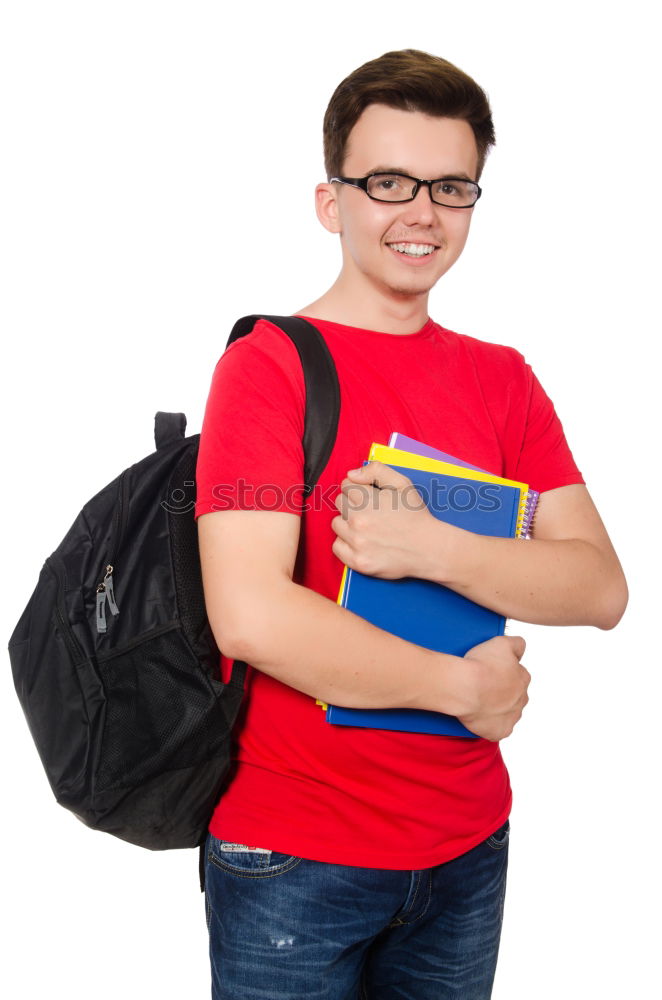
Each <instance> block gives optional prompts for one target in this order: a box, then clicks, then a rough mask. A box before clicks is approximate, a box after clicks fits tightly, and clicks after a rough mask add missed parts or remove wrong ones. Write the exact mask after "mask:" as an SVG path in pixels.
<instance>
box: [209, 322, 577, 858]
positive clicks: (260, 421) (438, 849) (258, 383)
mask: <svg viewBox="0 0 662 1000" xmlns="http://www.w3.org/2000/svg"><path fill="white" fill-rule="evenodd" d="M314 324H315V326H317V327H318V329H319V330H320V331H321V333H322V335H323V336H324V339H325V341H326V343H327V345H328V347H329V350H330V352H331V354H332V356H333V359H334V361H335V363H336V368H337V371H338V379H339V382H340V393H341V412H340V421H339V426H338V435H337V440H336V443H335V446H334V449H333V452H332V454H331V457H330V459H329V462H328V464H327V466H326V468H325V469H324V471H323V472H322V475H321V477H320V480H319V486H318V488H317V491H316V493H315V494H314V497H315V499H316V502H315V503H312V504H311V503H310V502H308V504H307V506H309V507H311V508H312V509H305V510H304V511H303V512H301V511H300V502H301V491H300V486H301V484H302V483H303V481H304V478H303V450H302V444H301V439H302V434H303V420H304V409H305V388H304V381H303V373H302V370H301V364H300V361H299V357H298V354H297V352H296V349H295V347H294V345H293V344H292V343H291V341H290V340H289V338H288V337H287V336H286V335H285V334H284V333H283V332H282V331H281V330H279V329H278V328H277V327H274V326H272V325H271V324H270V323H268V322H266V321H260V322H258V324H257V326H256V328H255V330H254V331H253V332H252V333H251V334H249V335H248V336H246V337H244V338H242V339H241V340H239V341H237V342H236V343H234V344H232V345H231V346H230V347H229V348H228V349H227V351H226V352H225V354H223V356H222V357H221V359H220V361H219V362H218V365H217V366H216V370H215V372H214V377H213V380H212V386H211V391H210V395H209V399H208V402H207V408H206V412H205V417H204V423H203V428H202V434H201V439H200V454H199V459H198V469H197V497H198V499H197V503H196V516H199V515H200V514H204V513H208V512H210V511H214V510H228V509H245V510H251V509H260V510H265V509H266V510H285V511H295V512H300V513H301V535H300V543H299V552H298V555H297V560H296V565H295V570H294V580H295V582H297V583H300V584H302V585H304V586H306V587H309V588H310V589H311V590H315V591H317V592H318V593H319V594H322V595H323V596H324V597H327V598H328V599H329V600H332V601H335V600H336V599H337V595H338V588H339V585H340V579H341V575H342V570H343V566H342V563H341V562H340V560H339V559H338V558H337V557H336V556H335V555H334V554H333V552H332V550H331V546H332V544H333V541H334V539H335V533H334V532H333V530H332V528H331V521H332V520H333V518H334V517H335V516H336V514H337V510H336V508H335V506H334V504H333V500H334V499H335V497H336V495H337V493H338V491H339V488H340V483H341V482H342V480H343V479H344V478H345V476H346V475H347V471H348V470H349V469H354V468H357V467H358V466H360V465H361V464H362V462H363V461H364V460H365V459H366V458H367V455H368V449H369V447H370V445H371V443H372V442H373V441H378V442H381V443H387V442H388V438H389V435H390V434H391V432H392V431H399V432H401V433H403V434H406V435H408V436H409V437H413V438H416V439H418V440H420V441H425V442H426V443H427V444H429V445H431V446H432V447H434V448H438V449H441V450H442V451H445V452H447V453H449V454H451V455H457V457H458V458H461V459H463V460H464V461H466V462H469V463H471V464H472V465H476V466H478V467H480V468H484V469H488V470H489V471H490V472H492V473H494V474H497V475H502V476H506V477H507V478H509V479H515V480H518V481H520V482H525V483H528V484H529V485H530V486H531V487H533V488H534V489H536V490H539V491H540V492H543V491H545V490H550V489H554V488H556V487H558V486H566V485H569V484H571V483H582V482H583V479H582V477H581V474H580V473H579V471H578V469H577V466H576V465H575V463H574V460H573V458H572V454H571V452H570V450H569V448H568V445H567V443H566V440H565V437H564V434H563V428H562V426H561V423H560V421H559V419H558V417H557V416H556V414H555V412H554V407H553V405H552V403H551V401H550V400H549V398H548V397H547V396H546V395H545V392H544V390H543V389H542V387H541V385H540V383H539V382H538V380H537V379H536V377H535V375H534V374H533V372H532V370H531V368H530V367H529V366H528V365H527V364H526V362H525V361H524V358H523V357H522V355H521V354H519V353H518V352H517V351H515V350H514V349H512V348H510V347H502V346H500V345H495V344H489V343H484V342H482V341H479V340H475V339H474V338H471V337H466V336H462V335H460V334H456V333H452V332H451V331H450V330H445V329H444V328H443V327H440V326H439V325H438V324H436V323H434V322H432V320H428V322H427V323H426V324H425V326H424V327H423V328H422V329H421V330H419V331H418V332H417V333H413V334H410V335H405V336H401V335H395V334H387V333H378V332H374V331H371V330H361V329H355V328H353V327H348V326H342V325H340V324H337V323H329V322H326V321H321V320H314ZM221 666H222V672H223V676H224V677H226V678H227V676H228V674H229V668H230V666H231V664H230V662H229V661H227V660H226V659H225V657H223V658H222V663H221ZM247 689H248V698H247V699H246V709H245V719H244V723H243V725H242V726H241V728H240V730H239V733H238V738H237V746H236V760H237V766H236V771H235V773H234V776H233V779H232V781H231V783H230V785H229V786H228V788H227V789H226V791H225V792H224V794H223V796H222V798H221V800H220V802H219V804H218V806H217V808H216V811H215V813H214V816H213V818H212V821H211V824H210V829H211V831H212V833H213V834H214V835H215V836H217V837H220V838H223V839H226V840H231V841H234V842H237V843H242V844H249V845H256V846H260V847H266V848H270V849H271V850H274V851H278V852H282V853H285V854H294V855H297V856H300V857H304V858H309V859H311V860H316V861H326V862H332V863H337V864H347V865H360V866H364V867H373V868H393V869H421V868H427V867H431V866H433V865H436V864H440V863H441V862H444V861H448V860H450V859H452V858H454V857H457V856H458V855H460V854H462V853H463V852H464V851H467V850H470V849H471V848H472V847H474V846H475V845H476V844H478V843H480V842H481V841H482V840H484V839H485V838H486V837H488V836H489V835H490V834H491V833H493V832H494V830H496V829H497V828H498V827H499V826H500V825H501V824H502V823H503V822H505V820H506V818H507V817H508V814H509V812H510V806H511V791H510V783H509V780H508V772H507V770H506V767H505V765H504V763H503V760H502V757H501V752H500V749H499V745H498V743H492V742H490V741H488V740H483V739H478V740H463V739H457V738H452V737H444V736H437V735H426V734H420V733H414V734H412V733H396V732H387V731H383V730H369V729H353V728H349V727H344V726H332V725H330V724H329V723H327V722H326V720H325V717H324V713H323V711H322V710H321V709H320V707H319V706H318V705H316V703H315V700H314V699H313V698H311V697H309V696H308V695H305V694H302V693H300V692H298V691H295V690H294V689H293V688H290V687H288V686H287V685H285V684H281V683H280V682H279V681H277V680H275V679H273V678H271V677H268V676H267V675H266V674H263V673H261V672H260V671H258V670H253V671H249V678H248V682H247Z"/></svg>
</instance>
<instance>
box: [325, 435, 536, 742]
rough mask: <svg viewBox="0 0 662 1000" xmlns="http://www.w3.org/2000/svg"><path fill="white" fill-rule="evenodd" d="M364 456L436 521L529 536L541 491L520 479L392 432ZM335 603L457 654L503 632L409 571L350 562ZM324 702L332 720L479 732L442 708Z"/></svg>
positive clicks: (480, 611)
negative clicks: (373, 572)
mask: <svg viewBox="0 0 662 1000" xmlns="http://www.w3.org/2000/svg"><path fill="white" fill-rule="evenodd" d="M368 461H379V462H383V463H384V464H385V465H389V466H391V468H393V469H396V470H397V471H398V472H401V473H402V474H403V475H405V476H407V477H408V479H410V480H411V482H412V483H413V485H414V486H415V487H416V488H417V490H418V492H419V493H420V495H421V497H422V498H423V500H424V501H425V503H426V504H427V507H428V509H429V510H430V512H431V513H432V514H433V515H434V516H435V517H437V518H439V520H441V521H446V522H447V523H448V524H453V525H455V526H456V527H459V528H464V529H465V530H467V531H474V532H476V533H478V534H481V535H491V536H493V537H501V538H526V537H527V536H528V535H529V532H530V528H531V523H532V520H533V515H534V512H535V508H536V504H537V502H538V496H539V494H538V493H537V492H536V491H535V490H530V489H529V488H528V486H527V485H525V484H524V483H517V482H514V481H513V480H510V479H503V478H502V477H500V476H493V475H491V474H490V473H488V472H485V470H483V469H478V468H476V466H473V465H469V464H468V463H466V462H463V461H461V460H459V459H457V458H454V457H453V456H452V455H447V454H445V452H442V451H438V450H437V449H434V448H431V447H429V446H428V445H425V444H423V443H422V442H421V441H415V440H414V439H412V438H409V437H406V436H405V435H403V434H399V433H397V432H395V433H393V434H392V435H391V437H390V439H389V444H388V446H387V445H382V444H373V445H372V447H371V449H370V454H369V457H368ZM338 603H339V604H341V605H342V606H343V607H344V608H348V609H349V610H350V611H353V612H354V613H355V614H357V615H360V616H361V617H362V618H365V619H366V620H367V621H369V622H371V623H372V624H373V625H377V626H378V627H379V628H382V629H384V630H385V631H387V632H391V633H392V634H393V635H397V636H399V637H400V638H402V639H407V640H408V641H409V642H413V643H415V644H416V645H418V646H424V647H426V648H428V649H434V650H436V651H437V652H441V653H451V654H453V655H455V656H464V655H465V653H466V652H467V651H468V650H469V649H471V648H472V647H473V646H476V645H478V643H480V642H485V641H486V640H487V639H492V638H494V637H495V636H497V635H503V633H504V629H505V624H506V622H505V618H504V617H503V616H502V615H498V614H497V613H496V612H494V611H490V610H489V609H488V608H484V607H482V606H481V605H479V604H475V603H474V602H473V601H470V600H469V599H468V598H466V597H462V596H461V595H460V594H457V593H455V591H453V590H450V589H449V588H448V587H444V586H443V585H442V584H438V583H433V582H431V581H429V580H420V579H417V578H414V577H404V578H402V579H400V580H383V579H380V578H378V577H374V576H366V575H365V574H363V573H359V572H358V571H357V570H353V569H349V568H348V567H347V566H346V567H345V570H344V572H343V576H342V581H341V585H340V593H339V595H338ZM404 669H406V664H403V670H404ZM322 707H323V708H324V710H325V711H326V719H327V722H329V723H331V724H333V725H343V726H358V727H362V728H368V729H390V730H399V731H401V732H409V733H438V734H441V735H444V736H459V737H464V738H473V739H476V738H477V737H476V736H475V734H474V733H471V732H470V731H469V730H468V729H467V728H466V727H465V726H464V725H462V723H461V722H460V721H459V720H458V719H456V718H453V717H452V716H450V715H444V714H442V713H440V712H427V711H423V710H418V709H397V708H392V709H376V710H372V709H357V708H340V707H338V706H336V705H322Z"/></svg>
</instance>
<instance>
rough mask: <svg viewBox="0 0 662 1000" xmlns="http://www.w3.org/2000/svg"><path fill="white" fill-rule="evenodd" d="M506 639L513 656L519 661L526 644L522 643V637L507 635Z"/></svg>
mask: <svg viewBox="0 0 662 1000" xmlns="http://www.w3.org/2000/svg"><path fill="white" fill-rule="evenodd" d="M506 639H507V640H508V642H509V643H510V648H511V649H512V651H513V653H514V654H515V656H516V657H517V659H518V660H521V659H522V657H523V656H524V650H525V649H526V642H525V641H524V639H523V638H522V636H521V635H507V636H506Z"/></svg>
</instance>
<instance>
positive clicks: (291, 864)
mask: <svg viewBox="0 0 662 1000" xmlns="http://www.w3.org/2000/svg"><path fill="white" fill-rule="evenodd" d="M207 860H208V861H209V863H210V864H212V865H214V866H215V867H216V868H218V869H219V871H222V872H225V873H226V875H236V876H237V878H252V879H260V878H275V877H276V876H277V875H284V874H285V873H286V872H289V871H292V869H293V868H296V866H297V865H299V864H301V862H302V860H303V858H292V860H291V861H285V862H284V863H283V864H282V865H278V866H277V867H276V868H273V869H272V870H265V869H263V870H262V871H260V870H259V869H252V870H248V869H241V868H233V867H232V866H231V865H226V864H224V863H223V862H222V861H221V860H220V859H219V858H217V857H216V856H215V855H214V854H212V852H211V851H210V852H209V853H208V854H207Z"/></svg>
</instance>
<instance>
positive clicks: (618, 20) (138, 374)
mask: <svg viewBox="0 0 662 1000" xmlns="http://www.w3.org/2000/svg"><path fill="white" fill-rule="evenodd" d="M651 9H652V5H649V4H644V3H642V2H641V0H634V2H631V3H629V4H622V5H618V6H617V5H615V4H612V3H609V2H608V0H606V2H603V3H581V2H576V3H572V4H571V3H565V2H556V3H554V4H533V3H521V4H519V3H515V2H510V3H508V2H505V3H504V2H495V3H485V4H482V3H479V2H464V3H462V2H458V0H456V2H454V3H446V2H439V0H435V2H431V0H420V2H418V3H415V4H407V3H403V0H398V2H396V3H394V2H391V0H382V2H375V3H345V2H341V3H334V4H324V5H322V4H316V3H314V2H308V3H301V4H299V3H295V2H287V0H285V2H280V3H276V4H269V5H265V6H261V5H260V4H257V5H250V4H230V5H228V6H227V7H226V8H225V9H224V7H223V6H222V5H221V4H220V3H213V2H196V0H188V2H187V3H183V2H182V3H174V2H169V0H160V2H158V3H157V2H149V0H132V2H130V3H129V2H125V0H115V2H113V3H112V4H111V3H99V2H95V0H86V2H72V0H59V2H57V3H50V2H41V3H39V2H35V0H22V2H21V3H20V4H15V5H13V6H12V7H10V5H9V4H7V5H5V6H4V8H3V13H2V23H1V24H0V39H1V41H0V92H1V94H2V112H1V114H2V118H1V121H0V135H1V136H2V142H3V146H4V152H3V154H2V165H1V166H0V169H1V170H2V179H1V183H0V196H1V198H2V223H1V228H2V233H1V240H2V262H1V264H2V266H1V272H0V273H1V276H2V279H1V280H2V285H3V304H2V326H3V331H4V334H5V337H4V345H3V350H4V352H6V354H5V358H4V363H3V383H4V388H3V392H2V402H3V406H4V407H5V409H4V416H3V420H4V428H5V451H6V453H5V457H4V474H5V480H4V483H3V488H2V494H3V501H4V504H5V507H4V512H3V522H2V523H3V524H4V536H5V542H4V546H3V573H2V583H3V588H4V594H3V598H2V605H1V608H2V625H3V634H4V635H5V636H6V638H7V639H8V638H9V634H10V632H11V630H12V629H13V626H14V624H15V622H16V621H17V619H18V617H19V615H20V613H21V611H22V610H23V607H24V605H25V603H26V602H27V599H28V597H29V595H30V593H31V591H32V588H33V586H34V584H35V583H36V579H37V576H38V573H39V570H40V568H41V565H42V563H43V560H44V558H45V557H46V555H48V554H49V553H50V552H51V551H52V550H53V549H54V548H55V546H56V545H57V543H58V542H59V540H60V538H61V537H62V536H63V534H64V533H65V531H66V529H67V528H68V527H69V524H70V523H71V521H72V520H73V517H74V515H75V514H76V512H77V511H78V509H79V508H80V507H81V506H82V504H83V502H84V501H86V500H87V499H88V498H89V497H90V496H91V495H92V494H93V493H95V492H97V490H98V489H100V488H101V487H102V486H103V485H105V484H106V482H108V481H109V480H110V479H112V478H114V476H115V475H116V474H117V473H118V472H119V471H120V470H121V469H122V468H124V467H125V466H126V465H128V464H130V463H131V462H132V461H135V460H137V459H138V458H141V457H142V456H143V455H144V454H146V453H147V452H148V451H149V450H151V444H152V437H151V435H152V420H153V415H154V413H155V411H156V410H157V409H162V410H183V411H185V412H186V413H187V415H188V418H189V428H190V429H191V431H192V432H195V431H197V430H199V428H200V423H201V419H202V413H203V407H204V403H205V399H206V394H207V391H208V387H209V381H210V378H211V373H212V370H213V366H214V364H215V362H216V360H217V358H218V356H219V355H220V353H221V352H222V350H223V347H224V343H225V339H226V336H227V334H228V332H229V329H230V326H231V324H232V322H233V321H234V320H235V319H236V318H237V317H238V316H240V315H243V314H245V313H248V312H257V311H271V312H293V311H295V310H296V309H298V308H300V307H301V306H303V305H304V304H305V303H306V302H309V301H311V300H312V299H313V298H314V297H316V296H317V295H319V294H320V293H321V292H322V291H323V290H324V289H325V288H326V287H327V286H328V285H329V284H330V283H331V281H332V280H333V278H334V277H335V275H336V273H337V270H338V266H339V251H338V247H337V245H336V238H335V237H332V236H330V235H329V234H328V233H326V232H325V231H324V230H322V228H321V227H320V226H319V224H318V223H317V220H316V218H315V216H314V210H313V188H314V185H315V183H316V182H318V181H319V180H322V179H323V169H322V151H321V121H322V115H323V112H324V108H325V107H326V103H327V101H328V99H329V97H330V95H331V93H332V91H333V89H334V87H335V86H336V84H337V83H338V82H339V81H340V80H341V79H342V78H343V77H344V76H345V75H346V74H347V73H348V72H350V71H351V70H353V69H354V68H355V67H356V66H358V65H360V64H361V63H363V62H365V61H366V60H368V59H371V58H374V57H375V56H378V55H380V54H381V53H382V52H384V51H387V50H388V49H393V48H404V47H416V48H423V49H427V50H429V51H432V52H434V53H435V54H438V55H442V56H444V57H445V58H447V59H450V60H451V61H452V62H455V63H457V64H458V65H459V66H461V67H462V68H463V69H464V70H466V71H467V72H469V73H470V74H471V75H473V76H474V77H475V78H476V79H477V80H478V81H479V83H481V84H482V85H483V86H484V87H485V88H486V89H487V91H488V93H489V96H490V99H491V102H492V106H493V112H494V117H495V123H496V129H497V139H498V145H497V147H496V149H495V151H494V152H493V154H492V156H491V157H490V159H489V161H488V164H487V168H486V170H485V173H484V175H483V179H482V182H483V186H484V197H483V199H482V200H481V202H480V204H479V205H478V208H477V210H476V212H475V215H474V222H473V229H472V234H471V236H470V240H469V245H468V247H467V249H466V251H465V253H464V256H463V258H462V259H461V260H460V262H459V263H458V264H457V265H456V267H455V268H454V270H453V271H452V272H451V273H450V274H449V275H447V276H446V277H444V278H443V279H442V281H441V282H440V284H439V286H438V287H437V289H436V290H435V291H434V293H433V296H432V299H431V314H432V315H433V316H434V318H436V319H437V320H438V321H440V322H441V323H443V324H444V325H446V326H449V327H451V328H454V329H456V330H459V331H461V332H463V333H468V334H470V335H473V336H477V337H481V338H483V339H485V340H492V341H495V342H499V343H506V344H512V345H514V346H516V347H517V348H518V349H520V350H521V351H522V352H523V353H524V354H525V355H526V357H527V359H528V360H529V361H530V362H531V363H532V365H533V367H534V369H535V370H536V372H537V374H538V376H539V377H540V379H541V381H542V383H543V385H544V386H545V388H546V390H547V392H548V393H549V395H551V397H552V399H553V400H554V402H555V404H556V407H557V410H558V412H559V415H560V416H561V419H562V421H563V423H564V426H565V428H566V432H567V436H568V439H569V441H570V444H571V447H572V449H573V452H574V454H575V457H576V460H577V462H578V464H579V466H580V468H581V470H582V472H583V473H584V476H585V478H586V481H587V483H588V486H589V489H590V491H591V493H592V495H593V497H594V499H595V501H596V503H597V505H598V507H599V509H600V511H601V513H602V516H603V519H604V521H605V523H606V525H607V528H608V530H609V531H610V534H611V537H612V539H613V541H614V544H615V546H616V548H617V550H618V552H619V554H620V556H621V558H622V561H623V564H624V568H625V570H626V573H627V576H628V579H629V584H630V591H631V597H630V607H629V609H628V611H627V613H626V616H625V618H624V620H623V621H622V623H621V624H620V625H619V627H618V628H617V629H616V630H615V631H611V632H601V631H599V630H597V629H593V628H558V629H551V628H542V627H532V626H529V625H525V626H522V627H521V629H520V628H519V627H518V626H517V625H515V624H513V625H511V628H510V631H511V633H514V632H517V631H521V632H522V634H523V635H525V637H526V639H527V641H528V651H527V655H526V659H525V662H526V664H527V666H528V667H529V669H530V670H531V672H532V674H533V682H532V685H531V691H530V694H531V701H530V704H529V706H528V708H527V710H526V713H525V717H524V719H523V721H522V722H521V723H520V725H519V726H518V727H517V730H516V732H515V734H514V735H513V736H512V737H511V738H510V739H508V740H507V741H505V742H504V744H503V753H504V756H505V758H506V762H507V764H508V766H509V769H510V773H511V779H512V783H513V786H514V796H515V800H514V808H513V813H512V817H511V822H512V839H511V858H510V871H509V890H508V897H507V905H506V916H505V923H504V930H503V937H502V946H501V956H500V962H499V969H498V973H497V980H496V985H495V990H494V998H495V1000H519V998H527V1000H531V998H536V1000H551V998H557V997H558V996H559V995H561V994H563V995H564V996H567V997H569V998H572V1000H574V998H585V997H589V998H593V997H599V998H601V1000H608V998H609V1000H610V998H617V997H619V998H620V997H622V996H629V997H649V996H652V995H654V994H655V993H656V990H657V988H658V981H659V965H658V961H657V957H656V952H657V950H658V948H659V939H660V927H659V921H658V912H659V905H658V896H659V892H660V888H661V886H660V882H659V874H658V873H659V860H658V859H659V836H660V827H659V819H660V816H659V806H658V800H659V776H658V771H659V753H658V740H657V738H656V735H655V734H656V730H657V725H658V717H659V710H658V704H659V698H660V693H661V692H660V684H659V667H660V659H659V652H658V649H657V646H658V643H657V632H658V628H657V618H658V617H659V611H658V608H659V586H658V578H659V573H658V565H659V555H660V552H659V546H658V533H657V531H656V529H655V521H656V516H655V508H656V506H657V503H658V500H657V498H658V497H659V495H660V491H659V487H660V481H659V478H658V476H657V473H656V472H655V473H653V472H651V471H649V469H650V467H651V466H652V467H654V468H656V469H657V468H658V467H659V449H658V442H659V423H658V424H657V425H655V426H654V424H653V421H655V418H656V417H657V410H658V405H659V403H658V401H659V395H660V393H659V389H658V386H659V376H658V370H657V364H658V359H659V355H658V354H657V353H656V352H657V340H658V337H659V333H660V323H659V318H658V312H659V309H658V295H656V294H654V292H657V291H658V288H659V282H658V274H657V272H658V269H659V258H658V257H657V253H658V244H659V237H658V233H659V228H660V213H659V208H658V205H659V191H660V181H659V165H660V155H659V154H660V149H659V145H658V144H656V137H657V135H658V133H659V118H660V108H659V93H658V94H656V93H655V91H656V90H657V91H658V92H659V79H657V78H656V76H655V66H656V64H657V58H658V53H657V50H656V48H654V36H653V29H652V25H651V23H650V22H649V19H648V16H647V12H648V11H649V10H651ZM656 97H657V98H658V99H657V100H656ZM2 680H3V691H2V720H1V725H0V731H1V732H2V739H3V748H2V763H3V768H4V779H3V792H2V803H3V811H4V820H3V822H2V835H3V840H4V847H3V855H2V857H3V863H4V872H3V876H2V887H3V888H2V893H1V898H2V905H3V908H4V909H5V910H6V921H7V922H6V924H5V931H4V935H3V943H4V944H5V945H6V946H7V952H8V954H7V957H6V958H5V959H4V960H3V963H2V971H1V972H0V975H1V976H2V977H6V980H7V981H6V982H5V983H3V984H2V987H3V993H4V995H5V996H8V997H11V998H12V1000H23V998H29V1000H33V998H38V997H45V996H48V997H53V998H60V997H66V998H68V1000H82V998H89V997H92V996H94V997H95V998H97V1000H105V998H110V997H113V998H116V997H118V996H121V997H124V998H126V1000H133V998H136V1000H137V998H141V1000H144V998H151V997H158V998H159V1000H174V998H177V1000H180V998H187V1000H188V998H191V1000H197V998H203V997H207V996H208V990H209V987H208V965H207V957H206V947H207V943H206V930H205V924H204V915H203V901H202V897H201V896H200V894H199V893H198V890H197V881H196V880H197V872H196V856H195V854H194V852H171V853H165V854H162V855H158V854H151V853H149V852H146V851H142V850H141V849H139V848H134V847H131V846H129V845H127V844H124V843H122V842H120V841H117V840H114V839H113V838H111V837H108V836H105V835H102V834H98V833H93V832H91V831H89V830H88V829H86V828H85V827H83V826H82V825H81V824H79V823H78V822H77V821H76V820H75V819H74V818H73V817H72V816H71V815H70V814H68V813H66V812H65V811H64V810H62V809H60V808H59V807H57V806H56V805H55V803H54V801H53V798H52V795H51V792H50V789H49V787H48V785H47V783H46V780H45V777H44V775H43V772H42V769H41V765H40V763H39V760H38V758H37V755H36V752H35V750H34V747H33V744H32V742H31V738H30V736H29V733H28V730H27V727H26V725H25V722H24V719H23V716H22V714H21V710H20V707H19V705H18V701H17V699H16V697H15V695H14V692H13V688H12V683H11V678H10V671H9V663H8V660H7V662H6V670H5V671H4V673H3V675H2Z"/></svg>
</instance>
